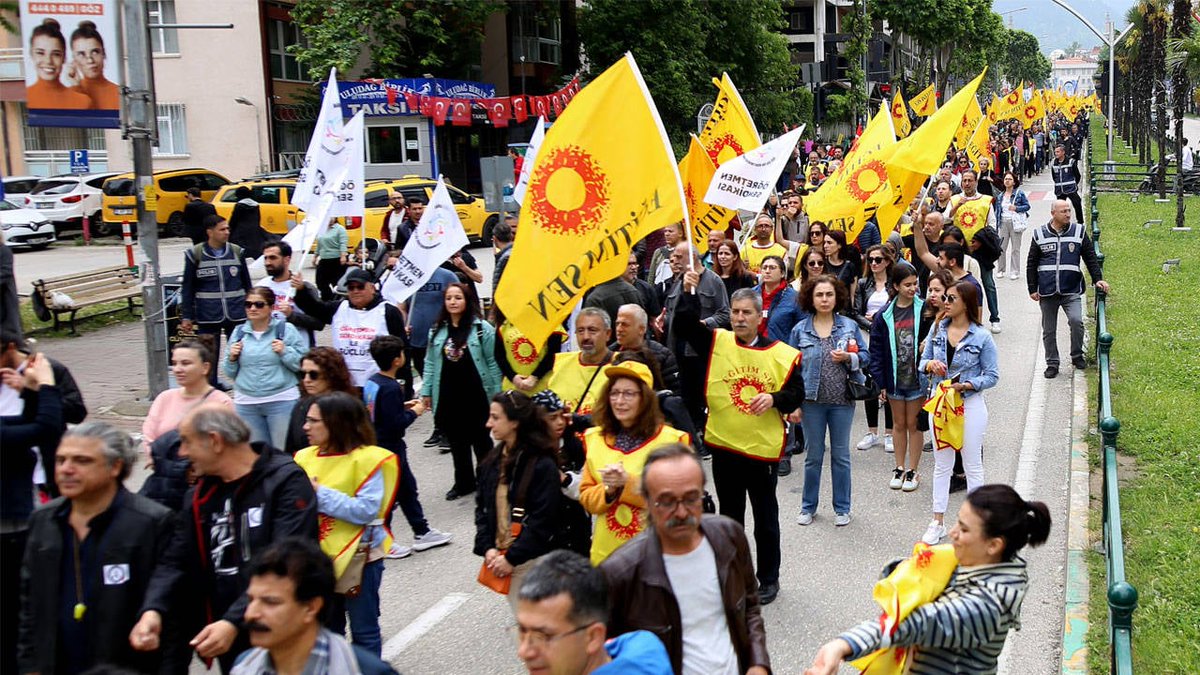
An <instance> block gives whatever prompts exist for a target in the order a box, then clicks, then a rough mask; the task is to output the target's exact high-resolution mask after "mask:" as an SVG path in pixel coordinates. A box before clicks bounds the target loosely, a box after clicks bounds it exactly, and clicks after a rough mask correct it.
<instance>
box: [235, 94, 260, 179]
mask: <svg viewBox="0 0 1200 675" xmlns="http://www.w3.org/2000/svg"><path fill="white" fill-rule="evenodd" d="M233 100H234V102H235V103H240V104H242V105H248V106H250V107H251V108H254V136H255V138H256V139H257V140H258V143H257V147H258V168H257V169H256V170H255V173H262V171H263V151H262V125H261V124H259V120H258V106H256V105H254V102H253V101H251V100H250V99H248V98H246V97H245V96H239V97H237V98H235V99H233Z"/></svg>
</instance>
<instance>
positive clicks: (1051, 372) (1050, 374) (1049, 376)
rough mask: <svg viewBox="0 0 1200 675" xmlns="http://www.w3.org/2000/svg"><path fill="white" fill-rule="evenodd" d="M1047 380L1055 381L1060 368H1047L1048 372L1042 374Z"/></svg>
mask: <svg viewBox="0 0 1200 675" xmlns="http://www.w3.org/2000/svg"><path fill="white" fill-rule="evenodd" d="M1042 374H1043V375H1045V376H1046V379H1047V380H1053V379H1054V378H1056V377H1058V366H1046V372H1044V373H1042Z"/></svg>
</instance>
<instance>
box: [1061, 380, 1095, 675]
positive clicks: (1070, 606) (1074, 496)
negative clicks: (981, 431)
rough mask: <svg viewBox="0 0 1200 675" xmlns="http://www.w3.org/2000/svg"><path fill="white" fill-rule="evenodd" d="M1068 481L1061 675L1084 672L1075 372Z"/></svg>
mask: <svg viewBox="0 0 1200 675" xmlns="http://www.w3.org/2000/svg"><path fill="white" fill-rule="evenodd" d="M1072 385H1073V391H1074V396H1073V402H1072V411H1071V466H1070V472H1071V479H1070V498H1069V499H1070V506H1069V508H1068V517H1067V570H1066V572H1067V575H1066V588H1065V598H1064V600H1065V602H1064V611H1063V613H1064V617H1063V637H1062V673H1063V674H1064V675H1086V673H1087V672H1088V663H1087V657H1088V649H1087V633H1088V628H1089V624H1088V608H1089V607H1088V593H1089V591H1090V579H1089V576H1088V561H1087V554H1088V550H1089V546H1088V515H1089V502H1090V499H1091V495H1090V487H1091V486H1090V484H1089V481H1090V479H1091V468H1090V467H1089V466H1088V439H1087V435H1088V400H1089V399H1088V393H1087V392H1088V387H1087V376H1086V375H1084V373H1083V372H1082V371H1076V372H1075V374H1074V376H1073V378H1072Z"/></svg>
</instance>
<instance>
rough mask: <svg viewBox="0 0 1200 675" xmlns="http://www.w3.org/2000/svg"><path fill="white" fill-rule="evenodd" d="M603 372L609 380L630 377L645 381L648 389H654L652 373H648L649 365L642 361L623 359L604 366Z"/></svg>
mask: <svg viewBox="0 0 1200 675" xmlns="http://www.w3.org/2000/svg"><path fill="white" fill-rule="evenodd" d="M604 374H605V375H607V376H608V379H610V380H611V379H613V378H615V377H632V378H633V379H635V380H641V381H642V382H645V383H646V386H647V387H650V389H654V375H652V374H651V373H650V367H649V366H647V365H646V364H644V363H638V362H637V361H625V362H623V363H618V364H617V365H615V366H609V367H607V368H605V369H604Z"/></svg>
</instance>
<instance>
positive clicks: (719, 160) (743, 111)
mask: <svg viewBox="0 0 1200 675" xmlns="http://www.w3.org/2000/svg"><path fill="white" fill-rule="evenodd" d="M713 84H714V85H716V87H717V90H718V92H717V100H716V101H715V102H714V103H713V111H712V115H711V116H710V117H709V118H708V121H707V122H705V123H704V129H702V130H701V131H700V145H703V146H704V149H705V150H707V151H708V156H709V158H710V159H712V163H713V164H715V165H717V166H721V165H722V164H724V163H725V162H727V161H729V160H731V159H733V158H734V157H737V156H738V155H741V154H744V153H745V152H746V151H747V150H753V149H754V148H757V147H758V146H759V145H762V141H761V140H760V139H759V136H758V128H757V127H755V126H754V119H753V118H751V117H750V111H749V110H748V109H747V108H746V102H745V101H743V100H742V95H741V94H739V93H738V90H737V87H735V86H734V85H733V80H731V79H729V75H728V74H727V73H721V79H720V81H718V80H717V79H716V78H713ZM571 103H572V105H573V104H574V101H572V102H571ZM668 147H669V146H668ZM700 194H701V195H703V194H704V193H703V192H701V193H700Z"/></svg>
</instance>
